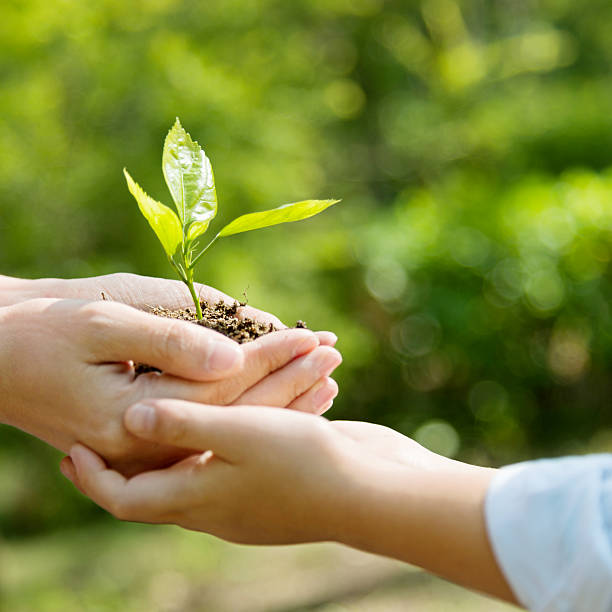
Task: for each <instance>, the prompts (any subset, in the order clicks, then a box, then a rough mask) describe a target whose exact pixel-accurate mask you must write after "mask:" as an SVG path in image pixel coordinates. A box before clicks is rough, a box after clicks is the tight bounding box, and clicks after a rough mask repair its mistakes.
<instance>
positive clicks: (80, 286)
mask: <svg viewBox="0 0 612 612" xmlns="http://www.w3.org/2000/svg"><path fill="white" fill-rule="evenodd" d="M12 280H19V279H12ZM195 289H196V292H197V294H198V295H199V296H200V298H201V299H202V300H205V301H207V302H209V303H211V304H216V303H217V302H219V301H224V302H227V303H228V304H231V303H233V302H234V301H235V300H234V298H232V297H230V296H229V295H227V294H225V293H223V292H221V291H218V290H217V289H214V288H213V287H209V286H207V285H202V284H200V283H196V284H195ZM6 295H7V296H11V299H10V300H9V301H7V302H6V304H5V303H4V302H2V301H0V306H2V305H9V304H11V303H16V302H18V301H24V300H26V299H35V298H42V297H46V298H63V299H73V300H85V301H88V302H89V301H96V300H108V301H113V302H119V303H121V304H128V305H129V306H133V307H134V308H138V309H140V310H147V309H148V308H150V307H151V306H162V307H164V308H167V309H168V310H178V309H180V308H189V307H192V306H193V301H192V299H191V295H190V294H189V291H188V289H187V287H186V286H185V284H184V283H182V282H181V281H177V280H170V279H166V278H156V277H151V276H140V275H138V274H130V273H126V272H120V273H116V274H106V275H103V276H93V277H90V278H70V279H60V278H41V279H36V280H28V281H22V280H19V282H18V284H17V286H16V287H15V288H14V290H9V291H7V292H6ZM7 299H8V298H7ZM237 316H238V317H239V318H245V317H249V318H251V319H255V320H256V321H260V322H261V323H272V324H273V325H274V327H276V328H277V329H285V328H286V325H285V324H284V323H282V322H281V321H280V320H279V319H278V318H277V317H275V316H274V315H272V314H270V313H267V312H264V311H263V310H258V309H257V308H253V307H251V306H242V307H240V308H238V312H237ZM316 334H317V337H318V339H319V342H320V344H322V345H328V346H334V344H335V343H336V340H337V338H336V336H335V334H333V333H332V332H327V331H322V332H316Z"/></svg>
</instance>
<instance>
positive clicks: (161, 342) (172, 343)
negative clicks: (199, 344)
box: [151, 320, 196, 357]
mask: <svg viewBox="0 0 612 612" xmlns="http://www.w3.org/2000/svg"><path fill="white" fill-rule="evenodd" d="M190 331H191V330H189V328H188V327H187V326H186V325H185V323H184V322H181V321H170V320H169V321H166V322H165V325H163V327H161V329H160V331H159V332H158V333H157V334H156V335H155V336H153V337H152V342H153V346H152V347H151V348H152V352H153V353H154V354H155V355H157V356H159V357H166V356H168V355H180V354H183V353H187V354H191V353H193V351H194V349H195V345H196V343H195V341H194V335H193V334H191V333H189V332H190Z"/></svg>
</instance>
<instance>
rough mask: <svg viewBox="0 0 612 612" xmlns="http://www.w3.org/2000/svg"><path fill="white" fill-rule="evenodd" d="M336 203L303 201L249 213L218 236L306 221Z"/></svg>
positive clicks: (229, 225) (335, 201) (228, 225)
mask: <svg viewBox="0 0 612 612" xmlns="http://www.w3.org/2000/svg"><path fill="white" fill-rule="evenodd" d="M338 202H340V200H304V201H303V202H292V203H291V204H283V205H282V206H279V207H278V208H272V209H271V210H263V211H261V212H254V213H249V214H246V215H242V216H240V217H238V218H237V219H234V220H233V221H232V222H231V223H228V224H227V225H226V226H225V227H224V228H223V229H222V230H221V231H220V232H219V236H231V235H232V234H240V233H241V232H248V231H250V230H254V229H259V228H261V227H269V226H270V225H278V224H279V223H289V222H290V221H300V220H302V219H308V217H313V216H314V215H316V214H318V213H320V212H322V211H324V210H325V209H326V208H329V207H330V206H332V205H333V204H337V203H338Z"/></svg>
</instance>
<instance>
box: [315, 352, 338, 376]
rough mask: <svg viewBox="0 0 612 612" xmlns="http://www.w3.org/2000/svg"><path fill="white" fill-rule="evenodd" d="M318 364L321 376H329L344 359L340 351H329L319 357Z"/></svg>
mask: <svg viewBox="0 0 612 612" xmlns="http://www.w3.org/2000/svg"><path fill="white" fill-rule="evenodd" d="M316 363H317V366H316V367H317V371H318V374H319V376H327V375H328V374H331V373H332V372H333V371H334V369H335V368H337V367H338V366H339V365H340V364H341V363H342V357H341V356H340V353H338V351H334V350H333V349H328V350H326V351H325V352H324V353H322V354H321V355H319V356H318V357H317V361H316Z"/></svg>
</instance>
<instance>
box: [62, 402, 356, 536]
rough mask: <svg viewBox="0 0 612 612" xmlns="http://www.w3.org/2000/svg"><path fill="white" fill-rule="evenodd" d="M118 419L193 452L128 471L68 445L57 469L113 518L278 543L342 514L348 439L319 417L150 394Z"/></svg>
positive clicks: (326, 526) (329, 524)
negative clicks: (153, 467) (164, 464)
mask: <svg viewBox="0 0 612 612" xmlns="http://www.w3.org/2000/svg"><path fill="white" fill-rule="evenodd" d="M125 424H126V427H127V428H128V429H129V430H130V431H131V432H132V433H134V434H135V435H138V436H139V437H141V438H143V439H145V440H148V441H149V442H155V443H161V444H168V445H176V446H181V447H183V448H186V449H191V452H192V453H193V454H192V455H191V456H190V457H188V458H187V459H184V460H183V461H181V462H179V463H177V464H175V465H173V466H172V467H169V468H167V469H164V470H157V471H151V472H145V473H143V474H140V475H138V476H134V477H133V478H131V479H126V478H125V477H123V476H122V475H121V474H119V473H118V472H116V471H113V470H110V469H108V468H107V467H106V465H105V463H104V461H102V459H101V458H100V457H98V456H97V455H96V454H95V453H93V452H92V451H91V450H89V449H87V448H85V447H84V446H81V445H77V446H75V447H74V448H73V449H72V450H71V458H66V459H65V460H64V461H63V463H62V471H63V473H64V474H65V475H66V476H68V477H69V478H71V480H73V482H74V483H75V484H76V485H77V486H78V487H79V488H80V489H81V490H82V491H83V492H84V493H85V494H86V495H88V496H90V497H91V498H92V499H93V500H94V501H95V502H96V503H98V504H99V505H101V506H102V507H104V508H106V509H107V510H108V511H109V512H111V513H113V514H114V515H115V516H117V517H119V518H121V519H124V520H133V521H142V522H150V523H174V524H177V525H181V526H183V527H186V528H188V529H193V530H198V531H205V532H208V533H212V534H214V535H217V536H219V537H222V538H224V539H226V540H230V541H234V542H243V543H259V544H263V543H266V544H280V543H294V542H306V541H314V540H324V539H328V538H331V537H332V535H333V533H334V529H335V526H336V524H338V523H342V522H343V521H344V515H345V511H349V512H350V508H349V507H347V504H349V505H350V499H349V497H350V496H348V495H347V491H348V489H349V488H350V487H349V486H347V482H346V476H347V475H348V474H349V472H348V471H346V473H345V468H347V469H348V464H349V462H351V461H352V451H353V447H354V446H355V445H354V443H353V441H352V440H351V439H350V438H348V437H346V436H344V435H343V434H342V433H340V432H338V431H336V430H335V429H334V428H333V427H332V426H331V425H330V423H329V422H328V421H326V420H325V419H323V418H321V417H317V416H314V415H308V414H303V413H297V412H293V411H288V410H283V409H279V408H261V407H258V408H253V407H227V408H218V407H213V406H201V405H196V404H192V403H188V402H180V401H171V400H156V401H155V402H147V403H146V404H142V405H140V406H134V407H132V408H130V410H128V411H127V413H126V416H125ZM209 451H212V452H209Z"/></svg>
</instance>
